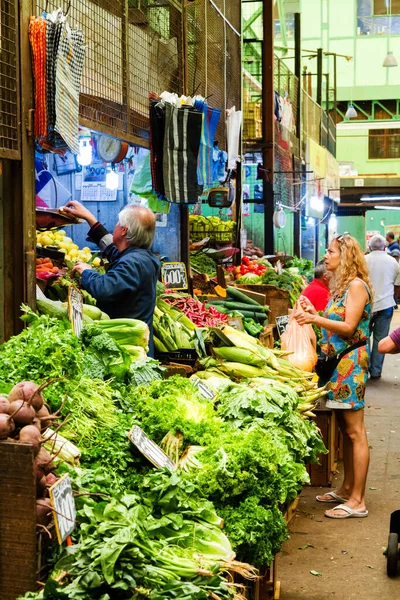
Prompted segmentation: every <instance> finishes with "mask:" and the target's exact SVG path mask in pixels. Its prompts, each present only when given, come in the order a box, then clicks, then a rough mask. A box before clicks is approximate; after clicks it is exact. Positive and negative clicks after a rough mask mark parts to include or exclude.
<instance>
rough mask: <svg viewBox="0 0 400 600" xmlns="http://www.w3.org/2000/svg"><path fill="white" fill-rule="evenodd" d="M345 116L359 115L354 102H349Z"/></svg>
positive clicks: (354, 116)
mask: <svg viewBox="0 0 400 600" xmlns="http://www.w3.org/2000/svg"><path fill="white" fill-rule="evenodd" d="M344 116H345V117H346V119H355V118H356V117H357V116H358V115H357V111H356V109H355V108H354V105H353V104H349V106H348V107H347V110H346V114H345V115H344Z"/></svg>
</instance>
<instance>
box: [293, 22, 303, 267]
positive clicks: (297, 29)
mask: <svg viewBox="0 0 400 600" xmlns="http://www.w3.org/2000/svg"><path fill="white" fill-rule="evenodd" d="M294 74H295V75H296V77H297V115H296V134H297V137H298V139H299V157H300V156H301V152H302V145H301V137H302V136H301V127H302V120H301V114H302V99H303V98H302V96H303V91H302V89H301V15H300V13H295V15H294ZM293 171H296V161H293ZM298 176H300V174H298ZM296 187H297V186H296ZM299 187H300V186H299ZM300 197H301V187H300ZM293 250H294V254H295V255H296V256H301V207H299V208H298V209H297V210H296V211H295V212H294V215H293Z"/></svg>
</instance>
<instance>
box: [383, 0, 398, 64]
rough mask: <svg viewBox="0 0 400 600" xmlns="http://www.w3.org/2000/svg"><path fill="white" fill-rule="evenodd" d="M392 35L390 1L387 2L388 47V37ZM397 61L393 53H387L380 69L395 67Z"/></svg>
mask: <svg viewBox="0 0 400 600" xmlns="http://www.w3.org/2000/svg"><path fill="white" fill-rule="evenodd" d="M391 34H392V0H389V35H388V45H389V44H390V36H391ZM397 66H398V64H397V60H396V57H395V56H394V54H393V52H390V50H389V51H388V53H387V54H386V56H385V58H384V59H383V63H382V67H387V68H389V67H397Z"/></svg>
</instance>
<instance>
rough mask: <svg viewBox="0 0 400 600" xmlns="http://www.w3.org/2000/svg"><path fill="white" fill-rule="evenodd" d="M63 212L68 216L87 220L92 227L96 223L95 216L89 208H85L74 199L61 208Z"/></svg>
mask: <svg viewBox="0 0 400 600" xmlns="http://www.w3.org/2000/svg"><path fill="white" fill-rule="evenodd" d="M63 213H64V214H66V215H67V216H68V217H72V218H76V219H84V220H85V221H87V223H88V224H89V225H90V227H93V225H94V224H95V223H97V219H96V217H95V216H94V215H93V214H92V213H91V212H90V210H88V209H87V208H85V207H84V206H83V204H81V203H80V202H77V201H76V200H71V201H70V202H68V204H67V205H66V206H64V208H63Z"/></svg>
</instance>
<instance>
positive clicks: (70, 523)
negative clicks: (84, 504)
mask: <svg viewBox="0 0 400 600" xmlns="http://www.w3.org/2000/svg"><path fill="white" fill-rule="evenodd" d="M50 501H51V505H52V507H53V508H54V510H55V511H56V512H55V513H54V522H55V525H56V532H57V539H58V543H59V544H60V546H61V544H62V543H63V542H64V541H65V540H66V539H67V537H69V536H70V535H71V533H72V532H73V530H74V529H75V519H76V508H75V499H74V495H73V493H72V486H71V478H70V476H69V475H68V474H67V475H64V476H63V477H61V479H59V480H58V481H57V482H56V483H55V484H54V485H53V486H52V487H51V488H50Z"/></svg>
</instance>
